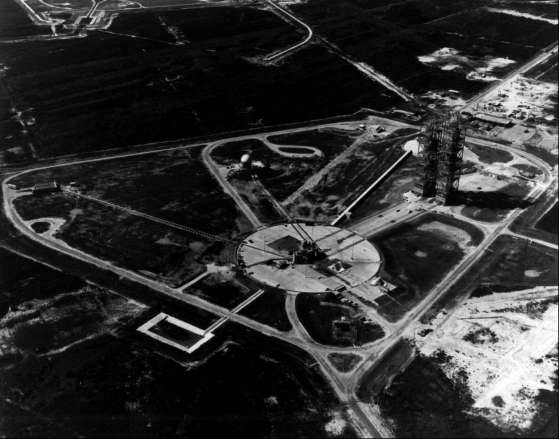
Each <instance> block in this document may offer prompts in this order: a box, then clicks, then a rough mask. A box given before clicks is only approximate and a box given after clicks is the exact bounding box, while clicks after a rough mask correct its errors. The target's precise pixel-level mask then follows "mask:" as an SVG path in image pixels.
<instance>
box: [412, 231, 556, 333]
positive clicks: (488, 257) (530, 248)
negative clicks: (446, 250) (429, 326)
mask: <svg viewBox="0 0 559 439" xmlns="http://www.w3.org/2000/svg"><path fill="white" fill-rule="evenodd" d="M557 263H558V262H557V252H556V251H554V250H553V249H550V248H546V247H543V246H540V245H537V244H530V242H529V240H521V239H518V238H515V237H512V236H501V237H499V238H497V240H496V241H495V242H494V243H493V244H492V245H491V247H489V249H488V250H487V251H486V252H485V253H484V255H483V256H482V258H481V259H480V260H479V261H478V262H477V263H476V264H475V265H474V266H473V267H472V268H470V270H469V271H468V272H467V273H466V274H464V275H463V276H462V277H461V278H460V279H458V281H457V282H456V284H454V285H453V286H452V288H451V289H449V290H448V292H447V293H446V294H445V295H444V296H443V297H441V298H440V299H439V300H438V301H437V302H436V303H435V304H434V305H433V307H432V308H431V309H430V310H429V311H428V312H427V313H426V314H425V316H424V317H423V318H422V322H423V323H426V322H429V321H430V320H432V319H433V318H434V317H435V316H436V315H437V314H438V313H439V312H440V311H441V310H442V309H448V310H450V309H452V308H454V307H455V306H456V305H458V304H459V303H460V301H461V300H464V299H466V298H468V297H469V296H470V295H474V296H477V297H482V296H485V295H488V294H492V293H502V294H506V293H507V292H509V291H517V290H521V289H527V288H533V287H536V286H546V285H547V286H553V285H557V282H558V277H557V276H558V275H557V270H558V265H557Z"/></svg>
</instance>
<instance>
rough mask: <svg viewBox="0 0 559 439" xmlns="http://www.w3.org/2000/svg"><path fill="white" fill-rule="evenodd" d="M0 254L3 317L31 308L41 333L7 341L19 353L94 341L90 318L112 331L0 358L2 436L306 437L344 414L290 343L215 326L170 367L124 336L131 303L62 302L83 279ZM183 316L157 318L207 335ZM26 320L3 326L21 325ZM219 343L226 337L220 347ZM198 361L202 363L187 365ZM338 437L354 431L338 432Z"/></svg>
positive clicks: (96, 296)
mask: <svg viewBox="0 0 559 439" xmlns="http://www.w3.org/2000/svg"><path fill="white" fill-rule="evenodd" d="M0 256H1V263H0V285H1V286H0V297H2V298H3V300H4V299H6V298H7V299H9V300H10V302H9V305H10V306H11V307H12V309H14V310H15V309H16V308H17V307H18V306H20V305H21V304H23V303H24V302H25V303H26V305H25V309H26V310H27V312H29V311H31V310H32V309H33V308H32V307H31V306H29V305H27V304H30V303H34V305H33V306H37V305H39V304H41V306H40V307H38V308H37V310H40V311H41V313H42V315H43V319H42V325H43V326H40V327H37V326H34V325H31V326H29V329H24V330H23V331H21V333H20V334H19V335H17V339H18V343H19V344H20V345H21V344H22V341H23V345H22V347H24V348H25V349H28V348H30V349H32V350H34V349H35V348H36V347H37V346H38V343H40V350H39V352H48V351H50V350H52V349H54V348H56V347H57V346H58V345H57V343H56V339H55V338H56V337H59V336H60V334H61V333H62V331H69V332H70V333H75V334H78V333H79V334H80V335H81V336H84V337H85V336H87V335H94V333H93V332H92V330H93V329H94V327H93V326H92V322H94V321H96V320H98V319H99V318H101V320H100V321H101V322H103V321H104V319H109V321H110V322H111V323H110V325H111V327H110V328H112V329H115V330H114V331H112V332H111V333H110V334H103V335H98V336H95V337H93V338H92V339H91V340H88V341H83V342H81V343H78V344H76V345H74V346H72V347H70V348H68V349H66V350H64V351H60V352H57V353H51V354H47V355H45V356H42V357H40V356H36V355H31V354H26V355H24V356H21V355H20V356H14V355H3V356H2V364H1V365H0V367H2V374H0V393H1V394H2V395H3V398H2V401H1V403H0V410H1V411H2V413H3V416H1V417H0V432H1V434H2V435H5V436H9V437H16V436H27V435H30V434H32V435H35V434H36V435H39V436H44V435H47V434H52V435H56V436H95V437H140V436H141V437H146V436H150V437H175V436H184V435H185V434H188V435H194V436H196V437H198V436H206V435H210V436H212V437H213V436H223V435H227V434H232V432H233V433H234V434H237V433H238V435H241V433H242V434H249V435H250V436H259V437H270V436H272V435H273V434H275V435H279V436H280V437H285V436H291V435H292V434H295V435H297V436H298V437H316V436H317V435H321V432H322V431H323V427H324V424H325V422H327V421H328V420H329V416H330V412H331V410H338V409H339V410H343V408H341V407H339V405H338V402H337V400H336V398H335V396H334V395H333V394H332V392H331V390H330V388H329V386H328V384H327V383H326V382H325V381H324V380H323V378H322V376H321V375H320V373H318V371H317V370H316V369H314V368H313V367H312V359H311V358H310V357H307V356H306V354H305V353H303V352H301V351H299V350H297V349H295V348H293V347H292V346H290V345H284V344H283V343H281V342H278V341H275V340H271V339H269V338H267V337H264V336H260V335H258V334H256V333H253V332H251V331H249V330H247V329H245V328H241V327H237V326H233V325H226V326H224V327H223V328H222V330H221V332H220V333H219V334H218V336H217V337H214V339H213V340H212V341H211V342H210V343H208V347H204V348H202V349H200V350H199V351H197V353H196V355H192V356H191V357H189V358H187V359H185V358H184V357H183V358H182V360H180V361H177V359H178V357H177V355H176V353H175V355H172V354H171V352H172V351H165V354H164V355H163V356H162V355H159V354H156V353H154V351H156V352H158V350H159V349H158V348H154V349H152V347H154V346H152V344H151V343H152V342H150V341H148V340H145V338H143V337H142V336H141V335H140V334H138V333H137V332H136V331H135V328H136V327H137V326H138V325H139V324H140V323H139V322H140V321H141V322H143V321H145V319H146V318H147V317H142V318H141V320H137V322H136V323H135V324H131V320H130V318H129V315H130V314H129V313H126V312H123V311H125V310H126V309H131V310H134V309H136V308H135V307H136V305H132V304H130V303H129V302H127V301H126V300H123V299H121V298H119V297H117V296H113V295H110V294H107V293H104V292H102V291H97V292H95V291H93V290H92V289H91V287H86V288H89V289H88V291H87V292H86V293H84V294H78V295H74V294H73V293H72V294H67V293H68V292H73V291H75V290H77V289H81V288H83V283H82V282H81V281H79V280H77V279H76V278H74V277H72V276H70V275H66V274H62V273H60V272H58V271H55V270H52V269H50V268H47V267H45V266H43V265H41V264H37V263H35V262H32V261H30V260H27V259H24V258H21V257H19V256H16V255H14V254H12V253H8V252H6V251H5V250H3V249H2V250H0ZM8 274H9V276H7V275H8ZM72 282H77V283H75V284H74V283H72ZM125 284H126V282H125V281H123V282H121V283H120V284H119V285H121V286H122V287H124V286H125ZM51 298H52V299H53V300H44V299H51ZM37 300H39V302H37ZM84 303H86V304H87V305H85V304H84ZM163 303H164V301H163V300H162V301H160V303H159V306H163ZM95 304H97V305H95ZM95 306H97V307H99V308H98V309H99V310H102V311H103V312H102V313H101V314H99V313H97V311H96V308H95ZM127 307H129V308H127ZM163 308H165V307H164V306H163ZM189 308H190V307H189V306H188V305H185V304H184V306H183V305H180V306H177V305H176V304H175V305H174V307H173V310H172V311H170V310H167V309H163V311H166V312H170V313H171V314H173V315H175V316H178V317H179V318H182V319H185V320H186V321H188V322H191V323H193V324H194V325H196V326H199V327H201V328H204V327H206V326H205V325H206V324H208V323H209V321H206V322H203V321H202V317H203V316H202V314H200V316H199V318H198V319H196V318H190V317H192V315H191V316H190V317H189V314H190V311H189ZM155 312H157V311H154V313H155ZM36 315H37V314H34V315H33V316H30V315H27V316H26V317H25V318H24V319H20V321H19V322H18V323H14V326H13V327H14V328H17V326H18V325H24V327H25V325H26V322H27V319H35V318H36ZM51 317H52V318H53V319H54V320H53V319H51ZM70 317H71V319H70ZM53 321H54V322H55V324H54V325H50V323H52V322H53ZM98 321H99V320H98ZM12 322H13V319H12ZM102 328H103V326H102V327H101V329H102ZM4 329H5V328H4ZM3 334H4V335H5V334H6V332H5V331H3ZM53 337H55V338H53ZM230 339H232V340H235V341H225V342H224V340H230ZM53 340H54V343H53ZM70 341H73V340H70ZM29 343H32V345H29ZM159 345H160V344H159ZM209 345H212V346H209ZM159 348H161V346H159ZM162 350H163V349H162ZM5 352H6V351H5V350H4V349H3V354H4V353H5ZM202 359H207V361H206V362H205V363H204V362H202V363H198V362H199V361H200V360H202ZM184 365H187V366H188V368H185V367H183V366H184ZM5 366H10V367H8V368H5ZM107 395H111V397H110V398H107ZM22 407H23V408H25V409H20V408H22ZM272 432H273V434H272ZM344 434H347V435H349V436H353V435H354V434H355V433H354V432H353V431H352V430H351V428H350V427H348V428H347V429H346V430H345V432H344Z"/></svg>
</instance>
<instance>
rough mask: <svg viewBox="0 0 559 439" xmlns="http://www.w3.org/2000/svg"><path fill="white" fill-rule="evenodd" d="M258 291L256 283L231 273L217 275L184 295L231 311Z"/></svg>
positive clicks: (185, 291)
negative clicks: (198, 298)
mask: <svg viewBox="0 0 559 439" xmlns="http://www.w3.org/2000/svg"><path fill="white" fill-rule="evenodd" d="M256 291H257V287H256V286H255V285H254V282H252V281H251V280H250V279H248V278H244V277H243V278H239V277H238V276H233V275H232V274H229V273H227V274H221V273H215V274H210V275H208V276H206V277H205V278H204V279H202V280H201V281H199V282H197V283H195V284H194V285H192V286H191V287H189V288H187V289H186V290H184V293H185V294H192V295H195V296H198V297H200V298H202V299H204V300H207V301H208V302H211V303H215V304H217V305H220V306H224V307H226V308H230V309H231V308H234V307H235V306H236V305H238V304H239V303H241V302H242V301H243V300H244V299H247V298H248V297H249V296H250V295H251V294H253V293H255V292H256ZM256 300H260V298H259V299H256Z"/></svg>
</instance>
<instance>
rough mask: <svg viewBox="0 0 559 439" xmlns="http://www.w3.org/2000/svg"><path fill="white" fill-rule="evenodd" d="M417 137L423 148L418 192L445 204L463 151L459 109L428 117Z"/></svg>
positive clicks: (457, 176) (451, 193)
mask: <svg viewBox="0 0 559 439" xmlns="http://www.w3.org/2000/svg"><path fill="white" fill-rule="evenodd" d="M418 140H419V143H420V145H421V147H422V150H423V185H422V195H423V196H424V197H435V196H436V197H437V200H438V201H440V202H442V203H445V204H447V203H449V202H450V201H452V198H453V196H454V195H455V194H456V192H457V191H458V184H459V181H460V166H461V163H462V157H463V153H464V130H463V128H462V126H461V124H460V115H459V113H450V114H448V115H446V116H444V117H441V118H437V119H432V120H430V121H429V122H428V123H427V125H426V126H425V128H424V130H423V132H422V134H421V135H420V137H419V139H418Z"/></svg>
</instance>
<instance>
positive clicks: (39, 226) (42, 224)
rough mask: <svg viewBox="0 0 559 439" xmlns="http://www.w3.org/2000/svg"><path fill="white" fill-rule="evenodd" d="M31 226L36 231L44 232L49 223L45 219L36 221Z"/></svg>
mask: <svg viewBox="0 0 559 439" xmlns="http://www.w3.org/2000/svg"><path fill="white" fill-rule="evenodd" d="M31 228H32V229H33V231H34V232H36V233H44V232H46V231H47V230H48V229H50V223H47V222H46V221H37V222H36V223H33V224H32V225H31Z"/></svg>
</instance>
